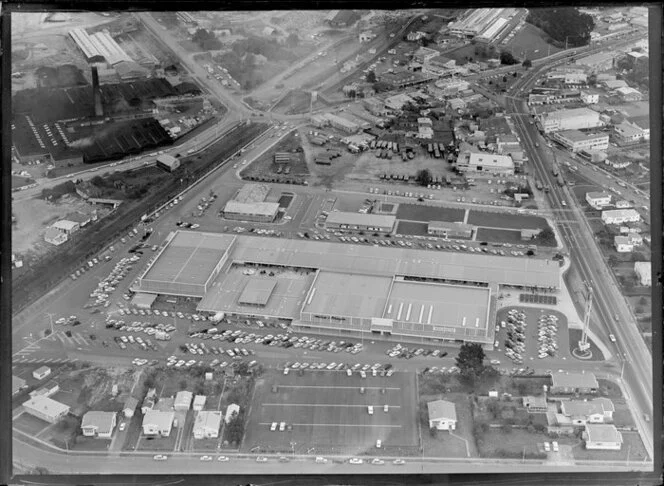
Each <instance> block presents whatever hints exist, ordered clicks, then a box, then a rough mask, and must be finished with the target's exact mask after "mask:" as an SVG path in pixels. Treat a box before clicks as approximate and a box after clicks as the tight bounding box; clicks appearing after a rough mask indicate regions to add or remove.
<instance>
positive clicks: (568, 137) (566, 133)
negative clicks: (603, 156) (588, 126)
mask: <svg viewBox="0 0 664 486" xmlns="http://www.w3.org/2000/svg"><path fill="white" fill-rule="evenodd" d="M553 139H554V140H555V141H556V142H559V143H560V144H562V145H563V146H564V147H565V148H567V149H568V150H571V151H572V152H574V153H576V152H580V151H581V150H606V149H608V148H609V135H608V134H606V133H583V132H581V131H579V130H563V131H560V132H556V133H554V134H553Z"/></svg>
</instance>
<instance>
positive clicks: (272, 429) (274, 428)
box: [270, 422, 277, 432]
mask: <svg viewBox="0 0 664 486" xmlns="http://www.w3.org/2000/svg"><path fill="white" fill-rule="evenodd" d="M270 430H271V431H272V432H274V431H275V430H277V423H276V422H272V425H271V426H270Z"/></svg>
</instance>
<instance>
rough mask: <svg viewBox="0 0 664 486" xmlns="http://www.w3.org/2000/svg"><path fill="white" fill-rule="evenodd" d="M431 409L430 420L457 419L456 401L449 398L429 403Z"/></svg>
mask: <svg viewBox="0 0 664 486" xmlns="http://www.w3.org/2000/svg"><path fill="white" fill-rule="evenodd" d="M427 408H428V409H429V420H454V421H456V419H457V415H456V407H455V405H454V402H448V401H447V400H436V401H433V402H428V403H427Z"/></svg>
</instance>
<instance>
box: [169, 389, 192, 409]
mask: <svg viewBox="0 0 664 486" xmlns="http://www.w3.org/2000/svg"><path fill="white" fill-rule="evenodd" d="M192 398H193V393H191V392H190V391H186V390H185V391H180V392H177V394H176V395H175V402H174V403H173V408H174V409H175V410H178V411H185V412H186V411H187V410H189V408H191V400H192Z"/></svg>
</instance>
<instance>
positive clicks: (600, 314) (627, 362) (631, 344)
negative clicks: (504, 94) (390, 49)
mask: <svg viewBox="0 0 664 486" xmlns="http://www.w3.org/2000/svg"><path fill="white" fill-rule="evenodd" d="M606 48H608V47H607V46H605V47H603V49H606ZM559 62H560V61H559ZM544 69H546V66H542V67H541V68H539V69H536V70H533V71H531V72H529V73H527V74H526V75H525V76H523V77H522V78H521V79H520V80H519V81H518V82H517V83H516V84H515V85H514V86H513V87H512V93H511V96H508V98H507V99H508V107H509V110H510V111H511V112H513V120H514V121H515V126H516V129H517V132H518V133H519V135H520V136H521V138H522V140H523V143H524V144H525V148H526V150H527V152H528V153H529V154H531V155H532V157H531V163H532V164H533V169H534V171H535V174H536V176H537V177H538V178H539V179H540V180H542V181H543V182H544V183H545V184H548V185H549V186H550V187H551V192H550V193H549V199H550V202H551V206H552V210H553V213H554V214H555V215H556V219H557V220H558V221H559V223H558V226H559V229H560V233H561V234H562V235H563V236H564V238H565V240H566V242H567V245H568V247H569V254H570V258H571V261H572V265H573V268H574V270H576V271H578V272H579V274H580V275H581V278H582V279H583V280H585V281H587V282H589V283H591V284H592V286H593V290H594V307H593V314H594V316H595V317H597V318H598V320H597V319H596V320H594V322H593V325H594V326H595V327H596V328H597V329H598V330H600V331H601V330H604V331H603V332H601V335H602V336H607V335H608V333H612V334H614V335H615V336H616V337H617V343H616V344H615V348H616V350H617V352H618V354H619V356H620V358H621V360H622V369H621V378H622V380H623V383H624V385H625V387H626V389H627V391H628V393H629V395H630V398H631V399H632V400H631V401H632V405H633V407H634V412H635V413H634V416H635V419H636V421H637V424H638V425H639V426H640V427H639V428H640V429H641V431H642V436H643V439H644V442H645V444H646V447H647V448H648V450H649V451H650V454H653V431H652V427H650V426H648V424H646V423H644V419H643V414H648V415H652V410H653V403H652V356H651V352H650V350H649V349H648V347H647V346H646V344H645V342H644V341H643V338H642V337H641V335H640V333H639V331H638V328H637V326H636V323H635V322H634V319H633V317H632V314H631V313H630V312H629V309H628V308H627V304H626V302H625V298H624V296H623V295H622V294H621V292H620V290H619V288H618V286H617V284H616V282H615V277H614V276H613V275H612V274H611V272H610V271H609V270H608V269H607V268H606V263H605V261H604V259H603V257H602V254H601V251H600V249H599V248H598V246H597V242H596V240H595V237H594V235H593V233H592V230H591V229H590V227H589V225H588V222H587V220H586V219H585V218H584V216H583V213H582V211H581V210H580V209H579V208H578V206H577V205H576V202H575V201H576V200H575V198H574V197H571V195H570V194H569V191H568V189H567V188H566V187H562V188H561V187H558V186H557V182H556V180H555V178H554V177H553V175H552V172H551V170H550V167H548V166H547V163H546V156H545V154H544V153H543V151H542V150H538V147H537V146H536V145H535V144H536V143H538V141H539V140H540V135H539V133H538V132H537V129H536V128H535V126H534V125H530V116H529V115H528V114H527V106H526V104H525V101H523V100H521V99H519V98H516V97H514V96H513V95H514V94H517V93H521V92H527V91H528V90H529V89H530V87H532V86H533V85H534V83H535V81H536V79H537V76H538V75H539V74H540V73H541V72H542V71H543V70H544ZM538 145H539V143H538ZM563 201H565V203H566V205H567V208H570V209H571V211H569V210H568V209H567V208H565V207H564V206H563V204H562V203H563ZM569 220H574V223H573V224H570V223H569ZM598 321H599V323H598Z"/></svg>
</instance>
